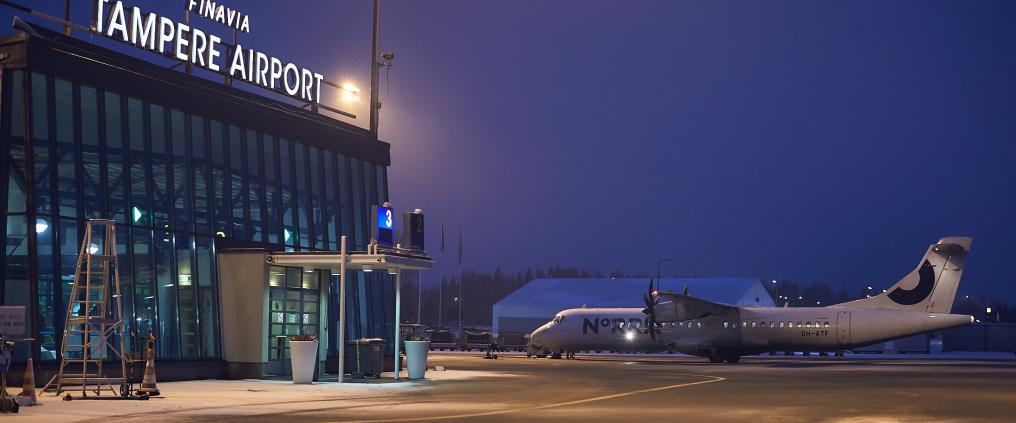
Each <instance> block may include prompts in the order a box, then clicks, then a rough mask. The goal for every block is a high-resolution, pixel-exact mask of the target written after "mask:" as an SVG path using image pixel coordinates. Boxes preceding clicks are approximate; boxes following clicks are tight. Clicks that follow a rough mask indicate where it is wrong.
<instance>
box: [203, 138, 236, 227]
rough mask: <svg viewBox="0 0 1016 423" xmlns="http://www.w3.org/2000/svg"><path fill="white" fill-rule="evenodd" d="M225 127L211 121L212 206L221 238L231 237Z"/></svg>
mask: <svg viewBox="0 0 1016 423" xmlns="http://www.w3.org/2000/svg"><path fill="white" fill-rule="evenodd" d="M222 133H223V126H222V124H221V123H219V122H218V121H215V120H212V121H209V134H210V135H209V137H210V139H209V143H208V144H209V148H210V149H211V152H212V154H211V157H212V166H211V170H212V196H213V199H212V206H213V210H214V219H215V224H214V228H215V232H216V234H221V235H220V236H230V234H231V233H232V230H231V227H230V223H229V222H230V217H231V216H232V212H231V211H230V195H229V186H230V183H229V171H228V169H227V168H226V143H225V141H223V138H222Z"/></svg>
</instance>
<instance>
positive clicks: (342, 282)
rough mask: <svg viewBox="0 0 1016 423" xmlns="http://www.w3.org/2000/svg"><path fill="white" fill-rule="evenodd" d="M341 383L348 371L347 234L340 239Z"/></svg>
mask: <svg viewBox="0 0 1016 423" xmlns="http://www.w3.org/2000/svg"><path fill="white" fill-rule="evenodd" d="M339 257H340V261H339V383H342V378H343V375H344V374H345V373H346V371H345V367H346V236H345V235H343V236H342V238H341V239H340V241H339Z"/></svg>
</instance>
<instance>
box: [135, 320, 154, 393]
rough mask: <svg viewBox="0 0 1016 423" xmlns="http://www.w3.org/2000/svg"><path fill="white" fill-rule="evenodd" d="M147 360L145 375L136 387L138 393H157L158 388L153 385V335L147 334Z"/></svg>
mask: <svg viewBox="0 0 1016 423" xmlns="http://www.w3.org/2000/svg"><path fill="white" fill-rule="evenodd" d="M145 355H147V356H148V360H146V363H145V377H144V379H142V381H141V387H140V388H138V392H137V394H138V395H141V394H148V395H149V396H156V395H159V388H157V387H156V386H155V335H152V334H149V335H148V350H147V351H145Z"/></svg>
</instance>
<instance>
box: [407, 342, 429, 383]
mask: <svg viewBox="0 0 1016 423" xmlns="http://www.w3.org/2000/svg"><path fill="white" fill-rule="evenodd" d="M429 352H430V341H406V361H408V363H406V367H407V368H408V369H409V378H410V379H423V376H424V374H425V373H427V353H429Z"/></svg>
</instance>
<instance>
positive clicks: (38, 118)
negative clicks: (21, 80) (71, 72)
mask: <svg viewBox="0 0 1016 423" xmlns="http://www.w3.org/2000/svg"><path fill="white" fill-rule="evenodd" d="M48 92H49V87H48V86H47V83H46V75H43V74H41V73H36V72H32V136H33V137H35V138H38V139H49V100H48V98H49V96H48V95H47V93H48Z"/></svg>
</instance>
